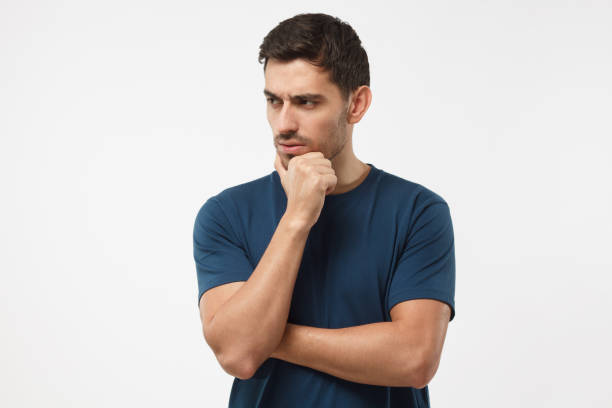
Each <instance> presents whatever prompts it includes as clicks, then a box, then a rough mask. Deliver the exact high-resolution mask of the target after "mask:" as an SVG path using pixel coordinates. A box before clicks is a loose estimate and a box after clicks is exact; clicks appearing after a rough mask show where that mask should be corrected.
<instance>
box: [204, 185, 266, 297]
mask: <svg viewBox="0 0 612 408" xmlns="http://www.w3.org/2000/svg"><path fill="white" fill-rule="evenodd" d="M193 256H194V259H195V265H196V273H197V280H198V306H199V304H200V298H201V297H202V294H204V292H206V291H207V290H208V289H211V288H213V287H215V286H219V285H222V284H224V283H230V282H236V281H246V280H248V279H249V276H250V275H251V273H252V272H253V269H254V268H253V266H252V265H251V262H250V261H249V258H248V256H247V253H246V251H245V250H244V247H243V245H241V243H240V242H239V240H238V239H237V237H236V234H235V233H234V231H233V230H232V225H231V223H230V220H229V218H228V217H227V215H226V214H225V213H224V211H223V209H222V208H221V205H220V203H219V202H218V201H217V199H216V198H215V197H211V198H209V199H208V200H207V201H206V202H205V203H204V205H202V207H201V208H200V211H199V212H198V215H197V216H196V220H195V225H194V228H193Z"/></svg>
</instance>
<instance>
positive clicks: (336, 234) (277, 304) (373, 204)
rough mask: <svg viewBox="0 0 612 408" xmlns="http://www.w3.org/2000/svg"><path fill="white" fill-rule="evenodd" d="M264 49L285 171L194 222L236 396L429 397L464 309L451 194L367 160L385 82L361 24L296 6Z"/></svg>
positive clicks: (234, 402)
mask: <svg viewBox="0 0 612 408" xmlns="http://www.w3.org/2000/svg"><path fill="white" fill-rule="evenodd" d="M259 60H260V62H262V61H263V62H264V75H265V89H264V95H265V97H266V100H267V116H268V121H269V123H270V126H271V128H272V131H273V142H274V147H275V150H276V156H275V162H274V167H275V169H276V171H273V172H272V173H270V174H268V175H266V176H264V177H261V178H258V179H256V180H253V181H250V182H247V183H244V184H240V185H237V186H234V187H230V188H227V189H225V190H223V191H222V192H220V193H219V194H217V195H215V196H213V197H210V198H209V199H208V200H207V201H206V202H205V203H204V204H203V206H202V207H201V209H200V211H199V212H198V214H197V217H196V220H195V226H194V231H193V240H194V257H195V262H196V270H197V278H198V286H199V294H198V301H199V307H200V315H201V319H202V325H203V332H204V337H205V339H206V342H207V343H208V345H209V346H210V347H211V349H212V350H213V351H214V353H215V355H216V357H217V359H218V361H219V363H220V365H221V367H223V369H224V370H225V371H226V372H228V373H229V374H231V375H233V376H235V377H236V378H235V380H234V383H233V387H232V390H231V395H230V399H229V406H230V407H266V408H270V407H337V406H340V407H344V406H347V407H352V408H359V407H364V408H365V407H368V408H369V407H428V406H429V395H428V387H427V384H428V383H429V381H430V380H431V379H432V377H433V376H434V374H435V372H436V370H437V368H438V363H439V361H440V355H441V352H442V346H443V343H444V338H445V335H446V329H447V326H448V322H449V321H450V320H452V319H453V317H454V314H455V312H454V291H455V256H454V239H453V227H452V222H451V217H450V211H449V207H448V205H447V203H446V202H445V201H444V199H443V198H442V197H441V196H439V195H437V194H436V193H434V192H432V191H431V190H429V189H427V188H426V187H424V186H422V185H420V184H417V183H414V182H411V181H408V180H406V179H403V178H400V177H398V176H394V175H392V174H389V173H387V172H385V171H384V170H382V169H379V168H377V167H375V166H374V165H373V164H371V163H363V162H362V161H360V160H359V159H357V157H355V154H354V153H353V146H352V133H353V126H354V125H355V124H356V123H357V122H359V121H360V120H361V118H362V117H363V115H364V114H365V112H366V111H367V109H368V107H369V105H370V102H371V99H372V95H371V91H370V88H369V83H370V78H369V65H368V59H367V55H366V52H365V50H364V49H363V47H362V46H361V41H360V40H359V37H358V36H357V34H356V33H355V32H354V31H353V29H352V28H351V27H350V26H349V25H348V24H346V23H344V22H342V21H340V20H338V19H337V18H334V17H331V16H328V15H325V14H302V15H297V16H295V17H293V18H290V19H288V20H285V21H283V22H281V23H280V24H279V25H278V26H277V27H275V28H274V29H273V30H272V31H271V32H270V33H269V34H268V35H267V36H266V37H265V38H264V40H263V43H262V45H261V47H260V54H259Z"/></svg>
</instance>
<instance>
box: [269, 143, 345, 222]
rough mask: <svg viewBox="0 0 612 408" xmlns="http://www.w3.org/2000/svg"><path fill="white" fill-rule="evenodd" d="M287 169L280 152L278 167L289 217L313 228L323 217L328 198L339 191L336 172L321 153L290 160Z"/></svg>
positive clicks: (277, 161) (276, 160)
mask: <svg viewBox="0 0 612 408" xmlns="http://www.w3.org/2000/svg"><path fill="white" fill-rule="evenodd" d="M287 167H288V168H287V169H285V167H284V166H283V163H282V162H281V158H280V155H279V153H278V152H276V158H275V160H274V168H276V171H277V172H278V175H279V176H280V180H281V184H282V185H283V189H284V190H285V194H286V195H287V209H286V210H285V214H286V215H288V216H289V217H292V218H293V219H294V220H295V221H300V222H303V223H304V224H305V226H306V227H307V228H312V226H313V225H314V224H315V223H316V222H317V220H318V219H319V216H320V215H321V210H322V209H323V203H324V202H325V196H326V195H327V194H329V193H331V192H332V191H334V189H335V188H336V183H337V182H338V178H337V177H336V172H335V171H334V169H333V168H332V165H331V161H330V160H328V159H326V158H325V156H323V153H321V152H308V153H304V154H302V155H300V156H295V157H293V158H291V160H289V164H288V165H287Z"/></svg>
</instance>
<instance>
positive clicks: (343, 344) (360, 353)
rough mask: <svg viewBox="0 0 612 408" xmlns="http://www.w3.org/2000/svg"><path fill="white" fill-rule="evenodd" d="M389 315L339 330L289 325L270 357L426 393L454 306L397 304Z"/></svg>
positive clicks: (434, 302)
mask: <svg viewBox="0 0 612 408" xmlns="http://www.w3.org/2000/svg"><path fill="white" fill-rule="evenodd" d="M390 315H391V320H392V321H391V322H379V323H371V324H365V325H360V326H353V327H346V328H341V329H323V328H318V327H310V326H301V325H296V324H291V323H287V326H286V329H285V332H284V335H283V338H282V340H281V342H280V344H279V345H278V347H277V349H276V350H275V351H274V352H273V353H272V355H271V356H270V357H273V358H277V359H281V360H285V361H287V362H290V363H293V364H298V365H301V366H306V367H310V368H312V369H315V370H318V371H323V372H325V373H328V374H330V375H333V376H336V377H340V378H343V379H345V380H348V381H353V382H358V383H363V384H371V385H383V386H395V387H414V388H423V387H425V386H426V385H427V384H428V383H429V382H430V381H431V379H432V378H433V376H434V374H435V372H436V370H437V369H438V364H439V362H440V356H441V353H442V346H443V344H444V339H445V337H446V329H447V327H448V322H449V318H450V307H449V306H448V305H447V304H445V303H443V302H440V301H437V300H433V299H414V300H409V301H405V302H401V303H398V304H397V305H395V306H394V307H393V308H392V309H391V311H390Z"/></svg>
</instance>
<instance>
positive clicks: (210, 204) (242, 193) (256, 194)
mask: <svg viewBox="0 0 612 408" xmlns="http://www.w3.org/2000/svg"><path fill="white" fill-rule="evenodd" d="M274 175H275V172H272V173H269V174H267V175H265V176H261V177H258V178H256V179H253V180H249V181H246V182H244V183H240V184H237V185H234V186H231V187H227V188H225V189H223V190H221V191H220V192H218V193H217V194H215V195H213V196H211V197H209V198H208V199H207V200H206V201H205V202H204V204H202V206H201V207H200V209H199V211H198V214H197V219H203V218H206V217H214V218H217V219H219V218H232V217H233V215H235V214H237V213H239V212H240V209H241V208H242V207H248V206H249V205H252V204H253V202H254V201H256V200H258V199H259V198H261V197H266V196H268V194H266V193H267V192H270V191H272V189H274V183H275V179H274V177H275V176H274Z"/></svg>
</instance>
